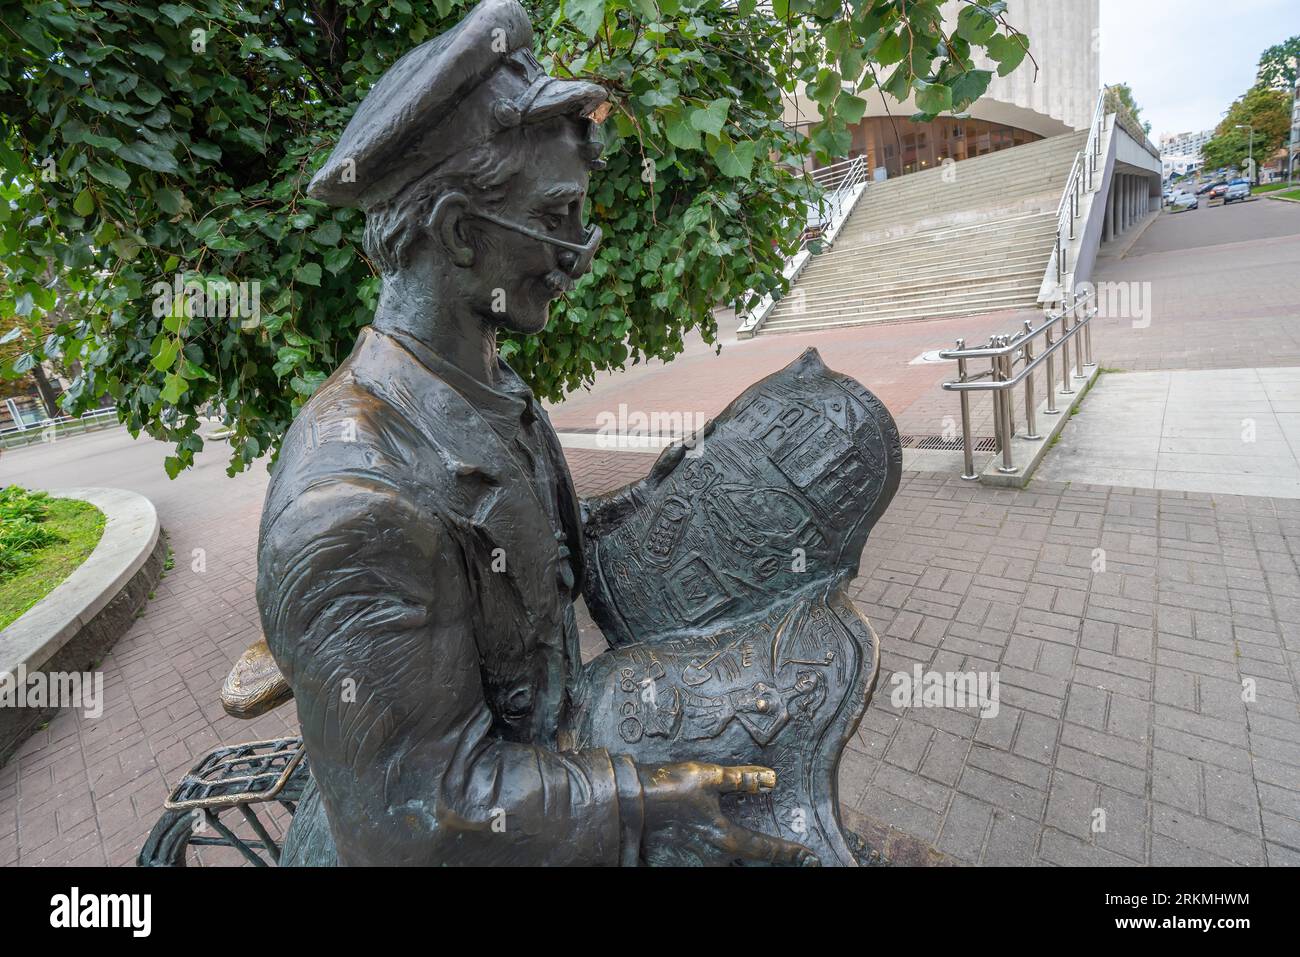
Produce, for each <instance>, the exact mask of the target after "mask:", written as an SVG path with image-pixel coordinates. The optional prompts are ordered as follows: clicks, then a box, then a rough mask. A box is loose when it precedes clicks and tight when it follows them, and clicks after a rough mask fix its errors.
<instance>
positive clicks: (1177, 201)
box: [1165, 189, 1201, 212]
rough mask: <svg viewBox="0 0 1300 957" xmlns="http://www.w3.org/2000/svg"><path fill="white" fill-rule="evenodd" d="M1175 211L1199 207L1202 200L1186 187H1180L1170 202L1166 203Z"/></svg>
mask: <svg viewBox="0 0 1300 957" xmlns="http://www.w3.org/2000/svg"><path fill="white" fill-rule="evenodd" d="M1165 205H1166V206H1168V207H1169V208H1170V209H1172V210H1173V211H1174V212H1182V211H1183V210H1186V209H1197V208H1198V207H1199V206H1200V205H1201V201H1200V200H1199V199H1197V198H1196V194H1195V193H1189V192H1187V190H1185V189H1180V190H1178V192H1176V193H1174V194H1173V195H1172V196H1170V197H1169V202H1167V203H1165Z"/></svg>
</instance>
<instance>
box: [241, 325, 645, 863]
mask: <svg viewBox="0 0 1300 957" xmlns="http://www.w3.org/2000/svg"><path fill="white" fill-rule="evenodd" d="M501 378H502V382H503V383H504V387H503V390H502V391H501V392H494V391H493V390H488V389H486V387H484V386H482V385H481V384H478V383H473V382H472V380H467V378H466V377H464V376H463V374H461V373H459V372H458V371H457V370H455V369H453V368H451V367H449V366H447V365H446V364H445V363H443V362H442V361H441V360H439V359H438V358H437V357H436V356H434V355H433V354H432V353H431V352H429V351H428V350H427V348H426V347H424V346H423V345H422V344H420V343H418V342H415V341H414V340H411V339H409V338H407V337H404V336H393V335H388V334H385V333H381V332H378V331H376V330H373V329H367V330H365V331H363V333H362V334H361V337H360V338H359V340H358V342H357V345H356V347H355V348H354V350H353V352H352V354H351V356H349V357H348V359H347V360H345V361H344V362H343V364H342V365H341V366H340V367H339V368H338V370H337V371H336V372H335V373H334V375H333V376H331V377H330V379H329V380H328V381H327V382H326V383H325V384H324V385H323V386H322V387H321V388H320V389H319V390H318V391H317V392H316V394H315V395H313V396H312V398H311V400H310V401H309V402H308V403H307V405H306V407H305V408H304V409H303V410H302V412H301V413H300V415H299V416H298V418H297V419H296V421H295V422H294V423H293V426H292V427H291V428H290V430H289V432H288V434H287V436H286V438H285V441H284V443H283V446H282V448H281V452H280V458H279V461H278V462H277V463H276V466H275V469H274V475H273V477H272V480H271V484H270V487H269V489H268V492H267V498H266V504H265V508H264V510H263V515H262V527H261V536H260V541H259V546H258V582H257V597H258V605H259V608H260V610H261V616H262V625H263V628H264V630H265V633H266V637H267V641H268V644H269V646H270V648H271V652H272V654H273V655H274V656H275V659H276V662H277V664H278V665H279V667H280V669H281V670H282V671H283V673H284V675H285V677H286V679H287V681H288V682H289V685H290V686H291V687H292V689H293V693H294V699H295V701H296V704H297V708H298V716H299V720H300V722H301V726H302V734H303V738H304V740H305V743H306V747H307V753H308V757H309V760H310V762H311V769H312V776H313V779H314V781H315V785H316V789H317V791H318V794H314V793H311V791H310V790H309V793H308V796H307V797H306V798H305V799H304V801H303V805H302V807H301V808H300V809H299V813H298V815H297V816H296V817H295V819H294V822H293V826H292V829H291V834H290V839H289V841H288V847H287V849H286V857H287V858H288V859H289V860H290V861H291V862H296V863H308V864H313V863H314V864H323V863H332V862H333V861H332V858H333V857H334V856H335V855H336V856H337V861H338V862H339V863H343V864H371V863H375V864H378V863H406V864H491V863H496V862H506V861H509V862H511V863H524V864H526V863H537V864H568V863H592V864H618V863H635V861H636V855H637V850H638V845H639V840H640V835H639V829H640V823H639V814H640V788H639V785H638V784H637V776H636V770H635V767H634V765H633V764H632V762H631V761H630V759H628V758H627V757H623V756H611V755H610V754H609V753H608V752H607V751H605V750H589V751H581V752H568V753H563V752H560V751H557V750H556V732H557V729H558V727H559V725H560V723H561V722H562V721H563V718H564V714H565V709H566V707H567V705H568V693H569V689H570V688H571V687H572V686H573V683H574V680H575V677H576V675H577V672H578V669H579V667H580V661H579V657H578V645H577V628H576V625H575V623H574V618H573V607H572V600H573V597H574V595H576V594H577V592H578V590H579V589H580V586H581V579H582V539H581V523H580V517H579V509H578V502H577V497H576V495H575V493H574V490H573V486H572V483H571V481H570V479H569V475H568V470H567V467H566V465H565V463H564V458H563V455H562V453H561V450H560V447H559V442H558V440H557V439H556V437H555V433H554V430H553V429H552V427H551V425H550V422H549V420H547V419H546V415H545V413H544V412H543V411H542V409H541V408H540V406H539V405H537V404H536V403H534V402H533V401H532V398H531V394H530V393H528V392H527V390H526V389H525V388H524V387H523V385H522V383H521V382H520V381H519V379H518V377H517V376H515V375H514V373H513V372H512V371H511V370H510V369H509V367H508V366H506V365H505V364H504V363H502V364H501ZM476 388H477V389H478V390H481V391H482V392H483V393H490V395H487V396H485V395H476V394H474V393H475V389H476ZM485 398H486V399H490V400H491V405H492V408H491V411H490V413H489V412H488V410H487V409H485V408H484V401H485ZM514 415H518V416H519V419H520V421H521V422H522V423H523V427H525V428H526V429H527V430H528V435H529V436H531V437H532V439H533V440H534V441H533V445H534V448H536V447H538V446H539V445H540V447H541V449H542V458H543V461H540V462H536V463H532V462H530V461H529V457H528V455H527V454H526V453H523V454H521V447H520V446H519V445H518V444H516V443H514V442H511V441H510V440H509V438H508V437H503V436H502V435H500V434H498V431H497V430H496V429H494V428H493V424H496V425H497V426H498V428H500V427H501V422H502V420H503V419H504V420H509V419H510V418H511V417H512V416H514ZM508 428H509V422H508V421H507V424H506V429H507V431H508ZM539 437H540V440H539ZM534 465H535V466H536V467H533V466H534ZM547 475H550V476H553V477H554V481H553V482H551V483H547V482H546V480H545V476H547ZM539 476H541V477H542V478H541V479H539ZM546 485H549V487H546ZM548 496H549V499H548ZM326 825H327V827H326ZM293 831H299V832H308V831H311V832H313V833H314V837H313V839H312V840H311V841H304V840H301V839H300V840H298V841H296V842H295V840H294V835H293V833H292V832H293ZM326 834H327V836H328V840H327V839H325V836H326ZM301 836H302V835H301V834H300V835H299V837H300V838H301ZM329 845H333V846H332V847H331V846H329ZM295 847H296V848H297V849H296V850H295Z"/></svg>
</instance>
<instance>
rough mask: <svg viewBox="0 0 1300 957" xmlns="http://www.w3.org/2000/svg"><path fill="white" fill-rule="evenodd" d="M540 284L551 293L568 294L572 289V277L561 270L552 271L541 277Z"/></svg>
mask: <svg viewBox="0 0 1300 957" xmlns="http://www.w3.org/2000/svg"><path fill="white" fill-rule="evenodd" d="M542 282H543V283H544V284H545V285H546V288H547V289H550V290H551V291H552V292H568V291H569V290H570V289H572V288H573V277H572V276H570V275H569V274H568V273H567V272H565V271H564V270H562V269H552V270H551V271H550V272H548V273H547V274H546V275H545V276H543V277H542Z"/></svg>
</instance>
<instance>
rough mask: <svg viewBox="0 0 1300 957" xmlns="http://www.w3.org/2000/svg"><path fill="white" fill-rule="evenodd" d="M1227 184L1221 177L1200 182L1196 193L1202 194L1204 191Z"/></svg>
mask: <svg viewBox="0 0 1300 957" xmlns="http://www.w3.org/2000/svg"><path fill="white" fill-rule="evenodd" d="M1227 185H1228V184H1227V183H1226V182H1224V181H1223V180H1221V179H1214V180H1210V181H1209V182H1208V183H1202V184H1201V185H1200V186H1199V187H1197V190H1196V195H1197V196H1204V195H1205V194H1206V193H1208V192H1210V191H1211V190H1214V189H1217V188H1218V187H1220V186H1227Z"/></svg>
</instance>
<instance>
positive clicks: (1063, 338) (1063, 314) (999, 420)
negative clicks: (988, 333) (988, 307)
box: [939, 290, 1097, 479]
mask: <svg viewBox="0 0 1300 957" xmlns="http://www.w3.org/2000/svg"><path fill="white" fill-rule="evenodd" d="M1096 295H1097V294H1096V291H1095V290H1089V291H1088V292H1087V293H1086V294H1085V295H1084V296H1082V297H1080V298H1078V299H1073V300H1072V301H1071V302H1070V303H1069V305H1068V306H1065V307H1064V308H1062V309H1061V310H1060V311H1058V312H1051V311H1048V312H1047V318H1046V319H1045V320H1044V321H1043V322H1042V323H1041V324H1040V325H1038V326H1037V327H1035V326H1034V324H1033V322H1032V321H1030V320H1028V319H1026V320H1025V327H1024V329H1022V330H1020V331H1018V332H1015V333H1012V334H1010V335H997V336H993V337H992V338H990V340H989V342H988V344H986V345H983V346H977V347H975V348H969V349H968V348H967V347H966V341H965V340H964V339H958V340H957V347H956V348H955V349H944V350H941V351H940V352H939V358H940V359H954V360H956V362H957V376H958V378H957V379H956V380H955V381H953V382H945V383H944V384H943V388H944V390H945V391H947V392H956V393H957V395H958V397H959V398H960V400H961V428H962V452H963V454H964V465H965V469H964V471H963V472H962V478H964V479H976V478H979V476H978V475H977V474H976V472H975V449H974V440H973V438H972V436H971V424H970V393H971V392H992V393H993V429H994V433H995V436H996V439H997V447H998V451H999V452H1001V454H1002V464H1001V465H999V466H998V467H997V468H998V471H999V472H1003V473H1008V474H1010V473H1014V472H1018V471H1020V469H1019V467H1018V466H1016V464H1015V462H1014V461H1013V457H1012V451H1011V439H1012V438H1013V437H1014V436H1015V408H1014V406H1015V399H1014V395H1013V393H1012V392H1011V390H1012V389H1014V388H1015V387H1017V386H1018V385H1020V384H1021V383H1022V382H1023V383H1024V384H1025V433H1024V436H1023V437H1024V438H1026V439H1037V438H1040V436H1039V435H1038V434H1037V426H1036V422H1035V416H1036V412H1037V409H1036V406H1037V402H1036V399H1035V396H1034V370H1035V369H1037V368H1038V367H1039V366H1040V365H1043V364H1046V366H1047V405H1046V408H1045V409H1044V410H1043V411H1044V413H1045V414H1047V415H1056V414H1058V413H1059V412H1060V410H1059V409H1058V408H1057V407H1056V398H1057V389H1056V355H1057V353H1058V352H1059V353H1061V388H1060V394H1061V395H1073V394H1074V391H1075V390H1074V388H1073V384H1074V383H1073V380H1074V379H1076V378H1077V379H1082V378H1086V377H1085V375H1084V371H1083V370H1084V366H1089V367H1092V366H1094V365H1095V363H1094V362H1093V359H1092V326H1091V321H1092V318H1093V316H1095V315H1096V314H1097V305H1096ZM1058 322H1059V323H1060V324H1061V328H1060V336H1059V337H1058V338H1053V333H1054V330H1055V328H1056V324H1057V323H1058ZM1038 336H1042V337H1043V339H1044V346H1043V350H1042V352H1039V353H1038V354H1037V355H1035V352H1034V340H1035V339H1036V338H1037V337H1038ZM1076 337H1078V342H1077V343H1076V345H1075V350H1074V351H1075V363H1074V365H1075V371H1074V372H1073V373H1071V371H1070V340H1071V339H1074V338H1076ZM972 359H988V360H989V368H988V370H987V371H985V372H980V373H978V374H976V375H971V374H970V373H969V370H968V369H967V365H966V364H967V363H968V362H969V361H970V360H972ZM1018 363H1019V364H1020V365H1021V368H1020V371H1019V372H1017V371H1016V365H1017V364H1018Z"/></svg>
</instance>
